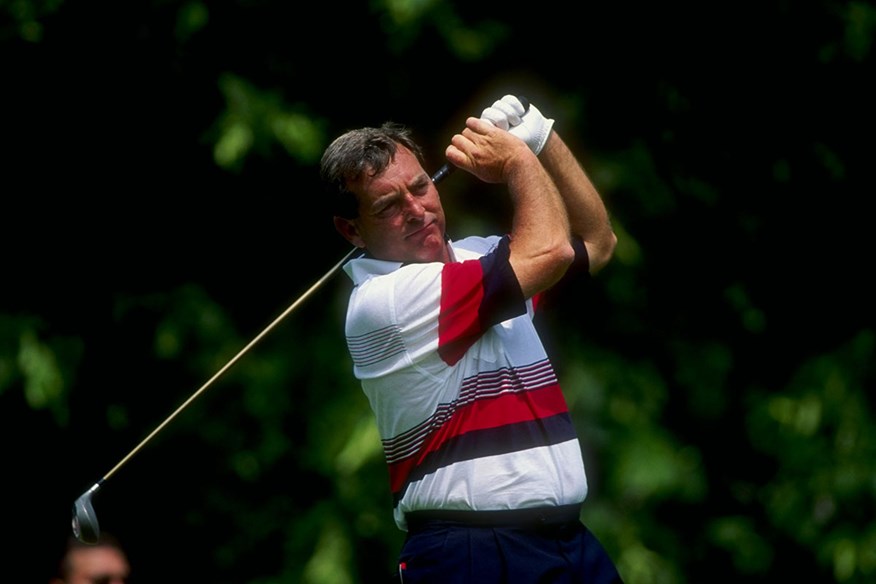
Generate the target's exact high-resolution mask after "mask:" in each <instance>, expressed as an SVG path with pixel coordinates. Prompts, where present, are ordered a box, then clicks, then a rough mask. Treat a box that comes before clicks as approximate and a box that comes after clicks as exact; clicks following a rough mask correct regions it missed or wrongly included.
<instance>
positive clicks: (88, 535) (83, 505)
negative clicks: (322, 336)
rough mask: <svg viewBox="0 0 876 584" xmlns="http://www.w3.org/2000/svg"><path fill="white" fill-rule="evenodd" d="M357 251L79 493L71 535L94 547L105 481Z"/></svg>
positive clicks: (435, 178) (442, 173)
mask: <svg viewBox="0 0 876 584" xmlns="http://www.w3.org/2000/svg"><path fill="white" fill-rule="evenodd" d="M455 169H456V167H455V166H453V165H451V164H449V163H445V164H444V166H442V167H441V168H440V169H438V171H437V172H436V173H435V174H434V175H432V182H434V183H435V184H438V183H439V182H440V181H442V180H443V179H444V178H446V177H447V176H448V175H450V174H451V173H452V171H453V170H455ZM357 250H359V248H357V247H354V248H353V249H351V250H350V251H349V252H347V254H346V255H345V256H344V257H343V258H341V260H340V261H339V262H338V263H337V264H335V265H334V266H332V268H331V269H330V270H329V271H328V272H326V273H325V275H324V276H322V277H321V278H320V279H319V280H317V281H316V283H315V284H313V285H312V286H311V287H310V288H309V289H308V290H307V291H306V292H304V294H302V295H301V296H300V297H299V298H298V299H297V300H296V301H295V302H293V303H292V304H291V305H290V306H289V307H288V308H287V309H286V310H285V311H283V313H282V314H280V316H278V317H277V318H275V319H274V321H273V322H271V324H269V325H268V326H267V327H266V328H265V329H264V330H263V331H262V332H261V333H259V334H258V336H256V337H255V338H254V339H253V340H252V341H250V342H249V344H247V345H246V346H245V347H244V348H243V349H241V350H240V352H238V353H237V355H235V356H234V357H233V358H232V359H231V360H230V361H228V363H226V364H225V365H224V366H223V367H222V368H221V369H220V370H219V371H217V372H216V373H215V374H214V375H213V376H212V377H211V378H210V379H209V380H207V382H206V383H204V385H202V386H201V387H200V389H198V390H197V391H196V392H195V393H193V394H192V395H191V397H189V398H188V399H187V400H186V401H185V402H183V404H182V405H181V406H179V407H178V408H177V409H176V410H175V411H174V412H173V413H172V414H171V415H170V416H168V417H167V419H165V420H164V421H163V422H162V423H161V424H159V425H158V427H156V428H155V429H154V430H153V431H152V432H151V433H150V434H149V435H148V436H146V438H144V439H143V440H142V441H141V442H140V443H139V444H138V445H137V446H136V447H135V448H134V449H133V450H131V452H129V453H128V454H127V455H126V456H125V457H124V458H123V459H122V460H120V461H119V462H118V464H116V465H115V466H114V467H113V468H112V469H111V470H110V471H109V472H108V473H106V474H105V475H104V476H103V477H102V478H101V479H100V480H98V481H97V482H96V483H94V484H93V485H92V486H91V487H90V488H89V489H88V490H87V491H85V492H84V493H82V495H80V497H79V498H78V499H76V501H75V502H74V503H73V534H74V535H75V536H76V538H77V539H79V540H80V541H82V542H83V543H90V544H95V543H97V541H98V539H99V537H100V527H99V524H98V521H97V515H95V513H94V506H93V504H92V498H93V497H94V495H95V494H96V493H97V492H98V491H100V489H101V487H102V486H103V484H104V482H106V481H107V479H109V478H110V477H111V476H113V475H114V474H115V473H116V472H117V471H118V470H119V469H120V468H121V467H122V466H123V465H124V464H125V463H126V462H128V460H130V459H131V457H133V456H134V455H135V454H137V452H139V451H140V449H141V448H143V446H145V445H146V443H147V442H149V441H150V440H151V439H152V438H153V437H154V436H155V435H156V434H158V432H160V431H161V430H162V429H163V428H164V427H165V426H167V425H168V424H169V423H170V422H171V420H173V419H174V418H175V417H176V416H177V415H178V414H179V413H180V412H182V411H183V410H184V409H185V408H186V407H188V405H189V404H190V403H192V402H193V401H194V400H195V399H196V398H197V397H198V396H199V395H201V394H202V393H203V392H204V391H205V390H206V389H207V388H208V387H209V386H210V385H212V384H213V382H214V381H216V380H217V379H218V378H219V377H220V376H221V375H222V374H223V373H225V372H226V371H227V370H228V369H229V368H230V367H231V366H232V365H234V364H235V363H236V362H237V361H238V360H239V359H240V358H241V357H242V356H243V355H244V354H245V353H246V352H247V351H249V350H250V349H251V348H252V347H253V346H254V345H255V344H256V343H258V342H259V341H260V340H261V339H262V338H263V337H264V336H265V335H267V334H268V333H269V332H270V331H271V330H273V329H274V327H276V326H277V324H279V322H280V321H281V320H283V319H284V318H285V317H287V316H288V315H289V314H290V313H291V312H292V311H293V310H295V308H297V307H298V306H299V305H300V304H301V303H302V302H304V301H305V300H306V299H307V298H308V297H310V295H312V294H313V293H314V292H315V291H316V290H317V288H319V287H320V286H322V285H323V283H325V282H326V280H328V279H329V278H331V277H332V276H334V274H335V272H337V271H338V270H339V269H340V268H341V266H343V265H344V263H345V262H346V261H347V260H348V259H349V258H350V257H351V256H352V255H353V254H354V253H355V252H356V251H357Z"/></svg>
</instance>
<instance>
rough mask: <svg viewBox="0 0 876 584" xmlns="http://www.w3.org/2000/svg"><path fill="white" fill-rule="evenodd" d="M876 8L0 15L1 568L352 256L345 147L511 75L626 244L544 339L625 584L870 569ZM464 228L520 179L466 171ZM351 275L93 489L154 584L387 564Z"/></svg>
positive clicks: (163, 5)
mask: <svg viewBox="0 0 876 584" xmlns="http://www.w3.org/2000/svg"><path fill="white" fill-rule="evenodd" d="M874 32H876V7H874V5H873V3H872V2H849V3H846V2H838V1H816V2H810V3H807V4H806V5H805V6H802V5H801V3H789V2H776V1H773V2H759V3H754V2H751V3H741V4H740V3H731V2H721V3H708V4H702V3H696V4H695V3H689V4H688V3H679V2H671V3H668V4H666V3H664V4H662V5H661V4H647V5H643V6H637V5H630V4H619V3H611V2H603V3H592V4H589V3H585V4H582V5H572V4H569V3H562V2H556V1H548V2H540V3H536V4H531V5H527V6H524V7H518V8H515V7H514V6H512V5H510V4H507V3H503V4H500V3H474V2H462V1H458V0H453V1H444V2H442V1H440V0H436V1H432V2H414V1H410V0H398V1H389V0H376V1H374V2H348V3H328V2H323V3H316V4H308V5H307V6H306V8H305V6H303V5H301V4H296V3H289V2H280V1H276V0H261V1H249V2H244V1H234V0H231V1H225V2H211V3H207V2H203V1H198V0H189V1H185V2H181V1H177V0H164V1H157V0H152V1H144V0H138V1H131V2H75V1H72V0H54V1H51V2H45V1H44V2H38V1H36V0H32V1H28V0H22V1H20V2H14V3H10V2H3V3H0V44H2V50H0V62H2V65H3V69H2V71H3V79H4V81H3V89H2V92H0V96H2V100H3V101H2V103H3V106H4V107H3V109H4V111H5V116H4V119H3V132H2V135H3V139H4V142H5V149H4V151H5V155H4V157H3V169H4V178H5V180H4V184H5V185H6V186H5V187H3V194H2V207H0V209H2V211H0V220H2V229H0V243H2V245H3V248H2V249H3V250H4V253H3V262H2V264H0V454H2V468H3V469H4V472H3V476H4V480H3V487H2V492H3V494H4V499H5V505H4V512H5V516H6V521H7V524H6V531H7V539H6V541H7V543H6V544H5V545H6V553H4V554H3V557H4V559H5V562H4V563H5V565H6V568H7V572H8V573H10V574H12V573H17V574H21V575H22V577H21V578H20V580H23V581H27V582H46V581H47V580H48V578H49V577H50V575H51V572H52V570H53V568H54V563H55V561H56V560H57V557H58V554H59V553H60V548H61V546H62V545H63V541H64V538H66V537H67V536H68V535H69V534H70V533H71V528H70V518H71V508H72V504H73V501H74V500H75V499H76V498H77V497H79V495H81V494H82V493H83V492H84V491H85V490H86V489H87V488H88V487H90V486H91V485H92V484H93V483H94V482H95V481H97V480H98V479H99V478H101V477H102V476H103V475H104V474H105V473H107V472H108V471H110V469H112V468H113V467H114V466H115V465H116V463H118V462H119V461H120V460H122V458H123V457H124V456H125V455H127V454H128V453H129V452H130V451H131V450H132V449H133V448H134V447H135V446H136V445H137V444H138V443H140V441H141V440H142V439H143V438H145V437H146V436H147V435H148V434H149V433H150V432H151V431H152V430H153V429H154V428H156V427H157V426H158V425H159V424H160V423H161V422H162V421H163V420H164V419H165V418H166V417H167V416H168V415H170V414H171V413H172V412H173V411H174V410H175V409H176V408H177V407H178V406H179V405H180V404H182V403H183V402H184V401H185V400H186V399H187V398H188V397H189V396H190V395H192V394H193V393H194V392H195V391H196V390H197V389H198V388H200V387H201V386H202V385H203V384H204V383H205V382H207V381H208V380H209V379H210V378H211V377H212V376H213V375H214V374H215V373H216V372H217V371H219V370H220V369H221V368H222V367H223V366H224V365H225V364H226V363H228V361H229V360H230V359H231V358H232V357H234V356H235V354H237V353H238V351H240V350H241V349H242V348H243V347H244V346H246V345H247V343H248V342H250V340H252V339H253V338H254V337H255V336H256V335H257V334H259V333H260V332H261V331H262V330H263V329H264V327H266V326H267V325H268V324H269V323H270V322H271V321H272V320H273V319H274V318H275V317H277V316H278V315H279V314H281V313H282V311H283V310H284V309H285V308H286V307H287V306H288V305H289V304H290V303H291V302H292V301H294V300H295V299H296V298H297V297H298V296H299V295H300V294H301V293H303V292H304V291H305V290H306V289H307V288H308V287H309V286H310V285H311V284H313V283H314V282H315V281H317V280H318V279H319V278H320V277H321V276H322V275H323V274H325V273H326V272H327V271H328V270H329V269H330V268H331V267H332V266H333V265H334V264H335V263H336V262H337V261H338V260H339V259H340V258H341V257H342V256H343V255H344V254H345V253H346V251H347V250H348V246H347V244H346V243H345V242H344V241H343V240H341V239H340V237H339V236H338V235H337V234H336V233H335V232H334V231H333V228H332V226H331V221H330V218H329V217H328V215H327V214H326V213H325V209H324V206H323V202H322V201H321V200H320V190H319V186H318V183H317V164H318V159H319V156H320V155H321V153H322V150H323V148H325V146H326V145H327V144H328V143H329V141H330V140H331V139H332V138H334V137H335V136H336V135H338V134H339V133H341V132H342V131H344V130H346V129H349V128H352V127H356V126H361V125H373V124H379V123H380V122H382V121H385V120H388V119H393V120H395V121H398V122H402V123H406V124H408V125H410V126H411V127H412V128H413V129H414V131H415V135H416V136H417V138H418V139H419V140H420V141H421V142H422V143H423V145H424V147H425V148H426V151H427V155H428V158H429V160H430V163H431V165H432V168H431V169H430V170H435V169H437V168H438V167H439V166H440V165H441V164H442V163H443V150H444V147H445V146H446V144H447V143H448V142H449V140H450V137H451V136H452V135H453V134H454V133H455V132H457V131H458V130H459V129H461V128H462V125H463V122H464V120H465V117H466V116H468V115H478V114H479V113H480V111H481V110H482V109H483V108H484V107H486V106H488V105H489V104H490V103H492V101H493V100H495V99H498V98H499V97H501V96H502V95H503V94H505V93H517V94H521V95H524V96H526V97H528V98H529V99H530V100H531V101H532V103H534V104H536V105H537V106H538V107H539V109H541V110H542V111H543V112H544V113H545V114H547V115H548V116H550V117H552V118H554V119H555V120H556V125H555V127H556V129H557V130H558V132H560V134H561V135H563V136H564V138H566V140H567V141H568V142H569V143H570V144H572V145H573V147H574V149H575V150H576V151H577V152H578V153H579V154H580V156H581V159H582V161H583V162H584V164H585V167H586V168H587V170H588V172H589V173H590V175H591V177H592V178H593V180H594V182H595V183H596V185H597V187H598V188H599V190H600V191H601V193H602V195H603V196H604V198H605V200H606V203H607V205H608V207H609V210H610V212H611V214H612V218H613V224H614V225H615V228H616V231H617V233H618V236H619V245H618V249H617V254H616V257H615V259H614V261H613V263H612V264H611V265H610V266H609V267H608V268H606V269H605V270H604V271H603V272H602V273H601V274H600V275H599V276H598V278H597V279H596V280H595V281H594V282H593V284H592V285H590V286H589V287H584V288H580V289H568V290H558V291H557V295H556V297H555V298H554V300H553V311H552V312H551V313H549V314H548V315H546V316H547V317H548V320H547V322H545V325H546V326H548V327H549V328H548V329H547V330H548V331H549V332H548V333H547V334H548V337H547V338H548V343H549V345H550V347H551V350H552V352H553V353H554V355H555V357H556V363H557V368H558V369H559V372H560V376H561V382H562V384H563V387H564V390H565V392H566V395H567V398H568V401H569V403H570V407H571V408H572V410H573V412H574V416H575V420H576V424H578V427H579V430H580V433H581V437H582V441H583V444H584V448H585V453H584V454H585V457H586V461H587V465H588V473H589V479H590V495H589V498H588V501H587V505H586V506H585V511H584V519H585V521H586V522H587V524H588V525H589V526H590V527H591V528H592V529H593V530H594V531H595V532H596V533H597V535H598V536H599V537H600V538H601V539H602V540H603V541H604V543H605V545H606V547H607V548H608V549H609V551H610V553H611V554H612V556H613V557H614V558H615V559H616V561H617V563H618V566H619V568H620V570H621V573H622V575H623V576H624V578H625V580H626V581H627V583H628V584H652V583H654V584H656V583H661V584H662V583H688V582H689V583H699V582H724V581H726V582H731V581H732V582H741V581H744V582H772V581H775V580H776V579H779V578H781V579H788V580H790V581H793V580H798V579H802V578H804V577H805V578H806V579H807V581H817V582H837V583H858V582H872V581H873V579H874V578H876V524H874V523H873V521H872V518H873V516H874V503H873V502H874V494H876V493H874V491H876V463H874V460H876V426H874V414H873V398H872V389H873V383H874V376H876V371H874V355H876V346H874V344H876V334H874V311H873V307H872V304H873V298H874V285H873V279H872V277H871V272H872V266H873V261H872V259H871V252H872V251H873V247H874V246H873V244H872V240H871V233H872V228H871V211H870V209H871V207H872V205H871V203H870V201H869V199H870V198H871V197H872V194H873V186H872V184H871V182H872V177H871V174H872V173H871V172H870V171H871V168H872V166H873V162H872V161H873V155H874V149H873V147H872V145H871V142H872V136H873V133H874V130H876V124H874V113H873V103H874V98H876V95H874V89H873V83H872V78H873V72H874V68H873V45H872V43H873V40H874ZM440 191H441V194H442V198H443V200H444V203H445V207H446V209H447V212H448V215H449V217H450V219H449V220H450V230H451V235H452V236H454V237H462V236H465V235H468V234H471V233H476V232H482V231H494V230H502V229H505V228H506V226H507V225H506V223H505V219H506V218H507V215H506V212H507V202H506V200H505V198H504V197H503V196H502V193H501V190H498V189H496V188H494V187H485V186H484V185H479V184H476V183H475V181H474V180H473V179H472V178H471V177H469V176H467V175H464V174H462V173H457V174H454V175H452V176H451V177H450V178H448V179H447V180H446V181H445V182H444V183H442V184H441V186H440ZM348 291H349V282H348V280H347V279H346V276H344V275H343V274H340V275H338V276H337V277H335V278H333V279H331V280H330V281H329V282H328V283H327V284H326V285H325V286H324V287H323V288H321V289H320V291H319V292H318V293H317V294H315V295H314V296H313V297H311V298H309V299H308V300H307V302H306V303H304V304H303V305H302V307H301V308H299V309H298V310H297V311H296V312H294V313H293V314H292V315H290V316H289V317H288V318H287V319H285V320H284V321H283V322H282V324H281V325H280V326H278V327H277V328H276V329H274V331H273V332H272V333H271V334H270V335H268V336H266V337H265V338H264V339H263V340H262V341H261V342H260V343H259V344H257V345H256V347H255V348H253V349H252V350H251V351H250V352H248V353H247V354H246V356H245V357H244V358H242V359H241V360H240V361H239V362H238V363H237V364H236V365H235V366H234V367H233V368H231V369H230V370H228V372H227V373H226V374H225V375H223V376H221V377H220V378H219V379H218V380H217V381H216V382H215V383H214V384H212V385H211V386H210V387H209V390H208V391H206V392H204V393H203V394H202V395H201V396H200V397H199V398H198V400H197V401H195V402H193V404H192V405H190V406H189V407H188V408H186V409H185V411H184V412H183V413H182V414H181V415H180V416H179V417H177V418H175V420H174V421H173V422H172V423H171V424H170V425H168V426H167V427H166V428H165V429H164V430H163V431H162V432H160V433H159V434H158V435H157V436H156V437H155V438H154V439H152V440H151V441H150V442H149V443H148V444H147V446H146V447H145V448H144V449H143V450H141V451H140V452H139V453H137V454H136V455H135V456H134V457H133V458H132V459H130V460H129V462H127V463H126V464H125V465H124V466H122V468H121V469H120V470H119V471H118V472H117V473H116V474H114V475H113V476H112V477H111V478H110V479H109V480H108V481H107V482H106V484H105V485H104V487H103V489H102V490H101V491H100V492H99V493H98V494H97V495H96V496H95V497H94V501H93V502H94V507H95V510H96V513H97V516H98V518H99V520H100V525H101V528H102V529H104V530H106V531H111V532H113V533H114V534H116V535H117V536H119V537H120V538H121V539H122V540H123V541H124V542H125V543H126V544H127V547H128V548H129V553H130V555H131V559H132V562H133V564H134V569H135V574H136V576H137V582H140V583H143V582H167V581H199V582H213V583H226V582H227V583H232V582H233V583H243V582H249V583H260V584H266V583H269V582H306V583H318V584H323V583H325V584H335V583H337V584H352V583H358V582H363V583H370V582H381V581H383V580H382V579H383V578H384V576H387V575H388V574H389V573H390V572H391V570H392V565H393V561H394V558H395V554H396V552H397V550H398V547H399V546H400V543H401V533H400V532H398V531H397V530H396V529H395V527H394V525H393V523H392V518H391V511H390V499H389V492H388V483H387V477H386V469H385V466H384V464H383V460H382V452H381V450H380V443H379V440H378V438H377V435H376V430H375V428H374V426H373V419H372V417H371V412H370V410H369V408H368V404H367V401H366V400H365V398H364V395H362V394H361V392H360V390H359V388H358V385H357V383H356V382H355V380H354V379H353V376H352V371H351V369H352V366H351V363H350V361H349V358H348V356H347V353H346V347H345V345H344V341H343V312H344V307H345V305H344V303H345V298H346V294H347V292H348Z"/></svg>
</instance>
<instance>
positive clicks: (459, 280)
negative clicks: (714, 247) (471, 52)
mask: <svg viewBox="0 0 876 584" xmlns="http://www.w3.org/2000/svg"><path fill="white" fill-rule="evenodd" d="M553 125H554V120H552V119H549V118H546V117H545V116H544V115H542V113H541V112H540V111H539V110H538V108H536V107H535V106H534V105H530V106H529V108H528V109H526V108H525V107H524V105H523V103H522V102H521V101H520V100H519V99H518V98H516V97H514V96H510V95H508V96H505V97H503V98H502V99H501V100H497V101H496V102H494V103H493V105H492V106H491V107H489V108H486V109H485V110H484V111H483V113H482V115H481V118H480V119H479V118H474V117H471V118H469V119H468V120H466V127H465V129H464V130H462V132H461V133H460V134H457V135H455V136H454V137H453V138H452V140H451V144H450V145H449V146H448V147H447V149H446V151H445V155H446V157H447V160H448V161H449V162H450V163H451V164H453V165H454V166H455V167H457V168H461V169H463V170H465V171H467V172H469V173H471V174H472V175H474V176H475V177H477V178H478V179H480V180H482V181H484V182H487V183H501V184H504V185H505V186H506V187H507V191H508V195H509V197H510V199H511V203H512V205H513V220H512V226H511V231H510V233H509V234H507V235H506V236H504V237H500V236H497V235H496V236H489V237H467V238H465V239H462V240H460V241H458V242H455V241H452V240H450V238H449V237H448V236H447V233H446V218H445V215H444V211H443V208H442V205H441V200H440V197H439V195H438V190H437V188H436V186H435V184H434V183H433V182H432V180H431V179H430V177H429V175H428V174H427V173H426V172H425V171H424V169H423V165H422V152H421V150H420V148H419V147H418V145H417V144H416V143H414V141H413V140H412V139H411V137H410V133H409V131H408V130H407V129H406V128H404V127H402V126H399V125H396V124H392V123H387V124H384V125H383V126H382V127H380V128H362V129H359V130H353V131H350V132H347V133H345V134H344V135H342V136H340V137H339V138H337V139H336V140H335V141H334V142H333V143H332V144H331V145H330V146H329V147H328V148H327V149H326V151H325V153H324V155H323V158H322V162H321V176H322V178H323V180H324V182H325V183H326V185H327V186H328V187H329V188H330V189H331V190H332V192H333V193H334V195H335V196H336V198H337V202H338V204H337V206H336V210H335V216H334V225H335V227H336V228H337V230H338V231H339V232H340V234H341V235H342V236H343V237H344V238H346V239H347V240H348V241H350V242H351V243H353V244H354V245H356V246H358V247H359V248H362V249H363V250H364V253H363V254H362V255H361V256H360V257H357V258H356V259H353V260H351V261H350V262H348V263H347V264H346V265H345V267H344V269H345V271H346V272H347V274H348V275H349V276H350V278H351V279H352V280H353V283H354V285H355V287H354V289H353V292H352V294H351V297H350V301H349V306H348V310H347V319H346V324H345V334H346V338H347V345H348V347H349V350H350V355H351V357H352V359H353V364H354V373H355V375H356V377H357V378H358V379H360V380H361V383H362V388H363V391H364V392H365V394H366V395H367V397H368V399H369V402H370V404H371V407H372V409H373V410H374V413H375V416H376V422H377V426H378V428H379V431H380V435H381V438H382V442H383V448H384V453H385V457H386V461H387V463H388V465H389V471H390V484H391V491H392V495H393V504H394V508H393V513H394V517H395V521H396V523H397V525H398V526H399V528H400V529H402V530H405V531H407V538H406V540H405V544H404V546H403V548H402V550H401V554H400V558H399V559H400V562H399V570H398V572H399V573H398V576H399V579H400V580H401V581H403V582H406V583H432V582H441V583H442V584H447V583H460V584H462V583H478V584H491V583H495V584H499V583H532V584H534V583H536V582H545V583H546V582H552V583H553V582H588V583H591V582H592V583H602V582H606V583H607V582H620V578H619V576H618V574H617V571H616V570H615V567H614V565H613V563H612V562H611V560H610V559H609V558H608V556H607V555H606V554H605V551H604V550H603V549H602V547H601V545H600V544H599V542H598V541H597V540H596V539H595V538H594V537H593V535H592V534H591V533H590V532H589V531H588V530H587V528H586V527H585V526H584V525H583V524H582V523H581V521H580V518H579V516H580V510H581V504H582V502H583V501H584V498H585V497H586V494H587V479H586V475H585V472H584V464H583V460H582V456H581V449H580V445H579V443H578V439H577V436H576V432H575V428H574V426H573V424H572V420H571V417H570V416H569V412H568V408H567V406H566V402H565V399H564V397H563V395H562V393H561V391H560V386H559V384H558V381H557V379H556V376H555V373H554V370H553V368H552V366H551V363H550V360H549V359H548V357H547V355H546V354H545V350H544V347H543V345H542V342H541V340H540V339H539V336H538V334H537V332H536V329H535V327H534V325H533V320H532V319H533V315H534V312H535V309H536V306H537V303H538V298H539V295H540V294H542V293H543V292H545V291H546V290H548V289H549V288H551V287H552V286H553V285H554V284H556V283H557V282H558V281H559V280H560V279H561V278H563V277H570V276H572V275H573V273H575V272H577V273H579V274H583V275H584V276H585V277H587V275H588V272H589V273H590V274H593V273H596V272H597V271H598V270H600V269H601V268H602V267H603V266H604V265H605V264H606V263H607V262H608V261H609V259H610V258H611V256H612V254H613V252H614V247H615V245H616V242H617V240H616V237H615V234H614V232H613V230H612V228H611V225H610V223H609V219H608V213H607V211H606V209H605V206H604V204H603V202H602V200H601V198H600V196H599V194H598V193H597V191H596V189H595V188H594V186H593V185H592V183H591V182H590V180H589V179H588V177H587V175H586V174H585V172H584V170H583V169H582V167H581V165H580V164H579V163H578V161H577V159H576V158H575V157H574V155H573V154H572V153H571V151H570V150H569V148H568V147H567V146H566V144H565V143H564V141H563V140H562V139H561V138H560V136H559V134H557V132H556V131H555V130H554V129H553Z"/></svg>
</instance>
